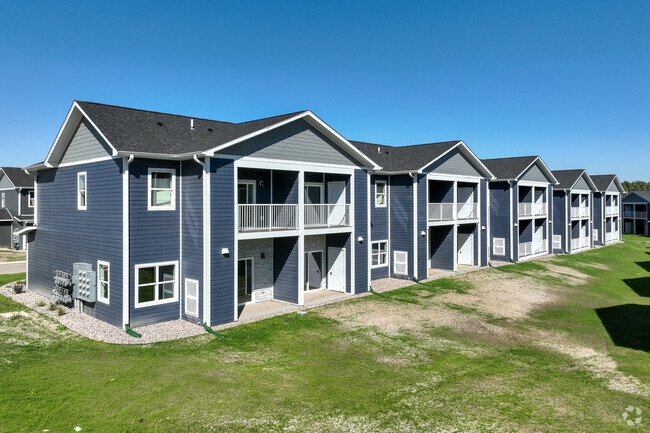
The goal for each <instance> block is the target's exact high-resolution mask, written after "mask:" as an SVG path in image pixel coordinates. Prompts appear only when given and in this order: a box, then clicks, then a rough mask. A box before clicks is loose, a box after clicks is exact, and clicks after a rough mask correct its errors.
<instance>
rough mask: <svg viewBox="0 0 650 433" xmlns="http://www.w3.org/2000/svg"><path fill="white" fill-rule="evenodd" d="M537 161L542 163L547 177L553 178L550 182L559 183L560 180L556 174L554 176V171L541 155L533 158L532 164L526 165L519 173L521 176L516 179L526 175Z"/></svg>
mask: <svg viewBox="0 0 650 433" xmlns="http://www.w3.org/2000/svg"><path fill="white" fill-rule="evenodd" d="M537 161H539V162H540V163H541V164H542V166H541V169H542V172H543V173H544V175H546V178H547V179H549V178H550V179H552V181H550V182H549V183H550V184H551V185H559V184H560V182H558V181H557V179H556V178H555V176H553V173H552V172H551V170H549V169H548V167H547V166H546V164H545V163H544V161H542V158H540V157H539V156H538V157H537V158H535V160H533V162H531V163H530V164H528V167H526V168H525V169H523V170H522V172H521V173H519V176H517V179H515V180H519V179H521V177H522V176H523V175H524V173H526V172H527V171H528V169H529V168H530V167H532V166H533V165H535V164H536V163H537Z"/></svg>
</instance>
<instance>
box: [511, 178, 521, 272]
mask: <svg viewBox="0 0 650 433" xmlns="http://www.w3.org/2000/svg"><path fill="white" fill-rule="evenodd" d="M510 187H511V188H512V221H515V222H517V225H519V221H518V219H519V206H518V205H517V203H519V188H517V186H516V184H511V185H510ZM513 225H514V224H513ZM512 259H514V260H519V230H518V229H517V227H513V228H512Z"/></svg>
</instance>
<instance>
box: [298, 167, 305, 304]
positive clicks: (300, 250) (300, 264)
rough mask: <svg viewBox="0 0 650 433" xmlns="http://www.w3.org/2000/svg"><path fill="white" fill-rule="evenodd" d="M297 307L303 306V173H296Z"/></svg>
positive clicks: (302, 171) (301, 171)
mask: <svg viewBox="0 0 650 433" xmlns="http://www.w3.org/2000/svg"><path fill="white" fill-rule="evenodd" d="M298 230H299V231H300V232H299V234H298V305H305V172H304V170H300V171H299V172H298Z"/></svg>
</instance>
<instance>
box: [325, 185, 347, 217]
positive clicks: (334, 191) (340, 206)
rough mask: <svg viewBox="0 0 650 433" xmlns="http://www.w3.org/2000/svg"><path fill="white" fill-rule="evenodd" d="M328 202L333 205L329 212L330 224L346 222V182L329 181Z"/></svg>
mask: <svg viewBox="0 0 650 433" xmlns="http://www.w3.org/2000/svg"><path fill="white" fill-rule="evenodd" d="M327 202H328V203H329V204H333V205H337V206H332V208H333V209H332V210H331V211H330V214H329V220H328V222H329V225H332V226H342V225H344V223H345V182H328V183H327Z"/></svg>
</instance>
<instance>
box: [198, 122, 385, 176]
mask: <svg viewBox="0 0 650 433" xmlns="http://www.w3.org/2000/svg"><path fill="white" fill-rule="evenodd" d="M299 119H304V120H305V121H306V122H307V123H309V124H310V125H312V126H314V127H315V128H316V129H318V130H319V131H320V132H322V133H323V134H325V135H326V136H327V137H328V138H330V139H331V140H332V141H334V142H335V143H337V144H338V145H339V146H341V147H342V148H343V150H345V151H347V152H348V153H349V154H350V155H352V156H354V157H355V158H356V159H357V160H359V161H363V162H364V163H365V164H367V167H368V168H372V169H373V170H378V169H379V168H381V167H379V166H378V165H377V164H376V163H375V162H374V161H373V160H371V159H370V158H368V157H367V156H366V155H365V154H364V153H362V152H361V151H360V150H359V149H357V148H356V147H354V146H353V145H352V143H350V142H349V141H348V140H346V139H345V138H344V137H343V136H342V135H341V134H339V133H338V132H336V131H335V130H334V129H332V128H331V127H330V126H329V125H328V124H326V123H325V122H323V121H322V120H321V119H320V118H319V117H318V116H316V115H315V114H314V113H312V112H311V111H303V112H302V113H299V114H297V115H295V116H293V117H290V118H288V119H285V120H283V121H281V122H278V123H274V124H273V125H270V126H267V127H266V128H262V129H259V130H257V131H253V132H251V133H250V134H246V135H244V136H242V137H239V138H235V139H234V140H230V141H229V142H227V143H224V144H220V145H219V146H216V147H213V148H211V149H208V150H206V151H205V152H203V153H204V154H205V155H207V156H215V153H216V152H219V151H221V150H223V149H226V148H228V147H230V146H234V145H235V144H237V143H241V142H242V141H246V140H249V139H251V138H253V137H257V136H258V135H261V134H264V133H266V132H269V131H272V130H274V129H277V128H279V127H281V126H284V125H287V124H289V123H291V122H295V121H296V120H299Z"/></svg>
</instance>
